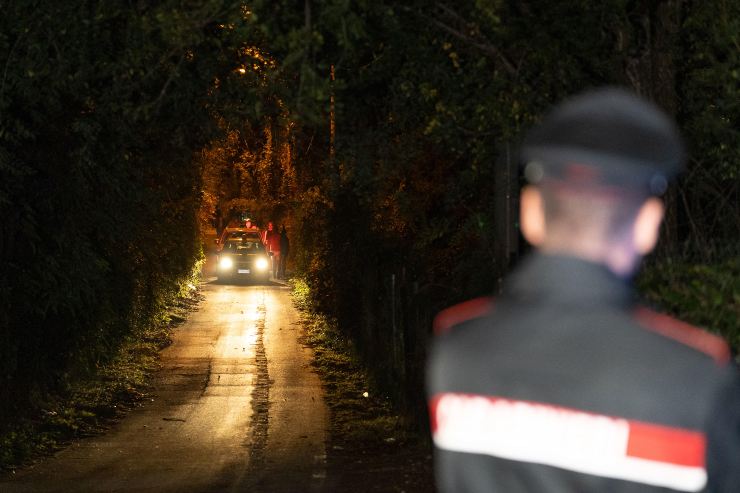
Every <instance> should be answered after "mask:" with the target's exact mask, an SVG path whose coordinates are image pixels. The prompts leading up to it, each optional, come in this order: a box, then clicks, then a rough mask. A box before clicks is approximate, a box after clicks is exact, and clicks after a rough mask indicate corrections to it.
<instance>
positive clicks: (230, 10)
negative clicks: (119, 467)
mask: <svg viewBox="0 0 740 493" xmlns="http://www.w3.org/2000/svg"><path fill="white" fill-rule="evenodd" d="M245 30H248V28H246V27H245V24H244V21H243V14H242V12H241V10H240V9H239V7H238V6H237V5H233V4H232V2H228V1H219V0H211V1H204V2H198V3H197V5H196V4H189V5H188V6H184V5H183V4H182V3H181V2H175V1H161V2H143V3H142V2H133V3H131V2H129V3H120V2H103V3H101V2H93V1H88V0H82V1H76V2H51V1H42V2H11V3H9V4H7V3H6V4H4V9H3V16H2V18H0V54H1V55H0V60H2V71H1V73H2V77H1V78H0V115H2V118H1V119H0V395H2V396H3V398H2V399H0V419H2V422H3V423H7V419H6V418H7V417H12V416H13V415H15V414H18V413H21V412H26V411H25V409H26V408H27V407H28V406H29V405H30V406H32V407H33V406H36V405H40V404H41V403H43V401H44V399H45V397H44V396H45V395H46V393H47V391H50V390H64V389H65V388H66V387H68V386H69V385H70V382H72V381H74V380H75V379H77V378H78V377H79V376H80V375H85V374H87V373H89V372H91V371H93V370H94V369H95V368H96V367H97V366H98V365H99V364H100V363H102V362H104V361H105V360H106V359H108V358H110V356H111V355H112V354H114V353H115V349H116V347H118V346H119V345H120V344H121V342H122V341H123V340H124V339H125V338H126V337H127V336H128V335H129V334H131V333H132V331H135V330H139V329H140V328H142V327H145V326H147V325H148V324H149V323H150V322H151V321H152V319H155V318H156V317H157V316H158V315H159V314H160V313H161V309H162V307H163V306H164V303H165V301H166V300H167V299H168V297H169V296H170V295H171V294H172V293H173V292H176V291H177V290H178V289H179V285H180V283H181V281H183V280H184V279H187V278H188V277H189V275H190V273H191V268H192V266H193V264H194V263H195V262H196V261H197V259H198V258H199V257H200V256H201V250H200V240H199V236H198V225H197V211H198V208H199V205H200V200H201V197H200V196H199V194H198V193H197V191H198V189H199V187H200V179H201V177H200V173H199V167H198V165H197V162H196V160H194V159H193V155H194V154H195V153H196V152H197V151H198V150H199V149H200V148H201V147H202V146H203V144H204V143H205V142H207V141H208V140H209V139H210V138H211V137H212V136H213V135H216V132H215V131H216V130H217V128H216V127H215V126H214V125H213V121H214V120H213V117H212V113H213V112H214V111H216V110H217V109H218V107H219V104H220V100H219V98H223V97H225V96H226V95H228V94H229V91H230V90H231V89H232V86H233V84H232V83H231V82H232V79H236V76H235V75H234V68H235V66H236V65H237V64H238V59H237V57H236V53H237V51H238V47H239V45H238V44H237V43H235V42H234V38H236V39H238V38H243V37H244V36H245V34H244V31H245ZM239 80H240V81H241V80H242V79H239ZM219 87H220V89H219ZM241 89H244V87H243V86H242V87H241ZM256 92H257V91H256V90H255V91H254V92H253V93H254V94H256ZM244 93H245V91H242V92H241V94H240V99H239V100H236V99H234V98H228V100H230V101H232V103H231V105H230V106H231V108H232V111H237V110H238V108H239V107H243V106H244V105H243V103H239V104H236V103H233V101H242V98H243V97H244ZM250 106H253V105H250Z"/></svg>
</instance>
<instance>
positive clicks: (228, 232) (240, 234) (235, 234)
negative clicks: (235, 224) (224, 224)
mask: <svg viewBox="0 0 740 493" xmlns="http://www.w3.org/2000/svg"><path fill="white" fill-rule="evenodd" d="M245 234H246V237H247V238H250V239H254V241H262V235H261V234H260V230H259V229H258V228H225V229H224V230H223V232H222V233H221V236H220V237H219V238H217V239H216V241H215V243H216V245H217V247H216V249H217V250H218V251H219V252H220V251H221V250H223V249H224V246H225V245H226V242H227V241H229V239H231V238H239V239H242V238H244V235H245Z"/></svg>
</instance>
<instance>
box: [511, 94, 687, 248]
mask: <svg viewBox="0 0 740 493" xmlns="http://www.w3.org/2000/svg"><path fill="white" fill-rule="evenodd" d="M521 159H522V161H523V163H524V164H525V171H524V172H525V176H526V178H527V180H528V181H529V182H530V183H531V184H533V185H535V186H536V188H537V189H538V190H539V196H540V197H541V204H542V212H543V217H544V219H543V221H544V227H543V231H544V233H543V235H544V236H542V238H543V240H542V242H541V243H540V246H543V247H550V248H551V249H555V250H560V251H565V252H572V253H576V254H577V253H583V252H587V251H588V252H592V253H593V252H601V253H598V254H596V253H593V255H592V256H594V257H596V256H600V255H603V252H604V251H605V250H608V249H614V248H620V247H624V246H627V247H628V248H629V247H630V245H629V243H630V242H632V240H633V238H632V235H633V223H634V221H635V220H636V218H637V216H638V213H639V211H640V210H641V208H642V206H643V204H644V203H645V202H646V201H647V199H648V198H649V197H650V196H657V195H661V194H662V193H663V192H665V190H666V188H667V184H668V180H669V179H671V178H672V177H674V176H675V175H676V174H677V173H678V172H679V171H680V170H681V168H682V166H683V163H684V161H685V150H684V145H683V143H682V140H681V137H680V135H679V133H678V130H677V129H676V126H675V125H674V123H673V122H672V120H671V119H669V118H668V117H667V116H666V115H665V114H664V113H663V112H662V111H661V110H660V109H658V108H657V107H656V106H654V105H653V104H651V103H649V102H647V101H645V100H643V99H641V98H639V97H638V96H636V95H634V94H632V93H630V92H628V91H626V90H624V89H618V88H612V87H609V88H603V89H598V90H593V91H589V92H586V93H584V94H581V95H578V96H575V97H573V98H571V99H568V100H566V101H564V102H563V103H561V104H559V105H557V106H556V107H555V108H554V109H553V110H552V111H551V112H550V113H549V114H547V115H546V116H545V118H544V119H543V120H542V122H541V123H540V124H539V125H537V126H535V127H534V128H533V129H532V130H531V131H530V132H529V133H528V134H527V135H526V137H525V139H524V142H523V145H522V148H521ZM523 206H524V204H523ZM658 224H659V220H658ZM525 236H526V235H525Z"/></svg>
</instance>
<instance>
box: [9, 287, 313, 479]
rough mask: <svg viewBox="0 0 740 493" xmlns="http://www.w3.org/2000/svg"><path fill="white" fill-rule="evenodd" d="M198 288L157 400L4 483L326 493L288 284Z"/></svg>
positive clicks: (167, 358) (305, 358) (305, 359)
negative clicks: (196, 302) (199, 299)
mask: <svg viewBox="0 0 740 493" xmlns="http://www.w3.org/2000/svg"><path fill="white" fill-rule="evenodd" d="M203 294H204V295H205V300H204V301H203V302H202V303H201V304H200V307H199V310H198V311H197V312H194V313H192V314H191V315H190V317H189V319H188V321H187V322H186V323H185V324H183V325H181V326H180V327H178V328H177V329H176V330H175V333H174V336H173V339H174V342H173V344H172V345H171V346H170V347H168V348H167V349H165V350H164V351H163V352H162V364H163V368H162V370H161V371H159V372H158V373H157V374H156V377H155V382H154V385H155V390H154V394H155V397H154V400H153V401H151V402H147V403H146V404H145V405H144V406H143V407H142V408H139V409H136V410H134V411H132V412H131V413H130V414H129V415H128V416H127V417H126V418H125V419H123V420H122V421H121V422H119V423H117V424H116V425H115V426H114V427H113V428H112V429H111V430H110V431H109V432H108V433H106V434H105V435H101V436H98V437H94V438H90V439H85V440H82V441H80V442H78V443H75V444H73V445H72V446H70V447H69V448H67V449H65V450H64V451H62V452H60V453H58V454H56V455H55V456H54V457H52V458H50V459H47V460H46V461H44V462H41V463H39V464H37V465H35V466H33V467H29V468H26V469H24V470H20V471H18V472H17V474H16V476H15V478H14V479H13V480H12V481H10V482H2V483H0V491H2V492H7V493H12V492H31V491H33V492H68V491H86V492H103V491H105V492H116V491H137V492H175V491H187V492H232V491H233V492H237V491H238V492H242V491H254V492H276V493H282V492H286V493H287V492H291V493H292V492H298V491H301V492H303V491H307V492H308V491H322V490H323V487H324V484H325V476H326V469H325V458H326V455H325V441H326V428H327V424H328V423H327V421H328V413H327V409H326V406H325V404H324V401H323V394H322V390H321V385H320V381H319V378H318V376H317V375H316V374H315V373H314V372H313V371H312V369H311V366H310V362H311V358H312V354H311V350H310V349H308V348H305V347H303V346H302V345H301V344H300V343H299V342H298V336H299V333H300V326H299V325H298V314H297V313H296V311H295V309H294V308H293V306H292V303H291V299H290V291H289V289H288V288H287V287H286V286H284V285H281V284H279V283H276V282H273V283H268V284H267V285H220V284H216V283H213V282H211V283H207V284H205V285H204V287H203Z"/></svg>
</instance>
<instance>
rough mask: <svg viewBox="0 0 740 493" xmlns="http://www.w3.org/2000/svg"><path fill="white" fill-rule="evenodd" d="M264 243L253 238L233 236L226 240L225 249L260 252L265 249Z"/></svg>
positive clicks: (233, 251) (237, 251) (240, 251)
mask: <svg viewBox="0 0 740 493" xmlns="http://www.w3.org/2000/svg"><path fill="white" fill-rule="evenodd" d="M263 248H264V247H263V246H262V243H260V242H259V241H257V240H255V239H253V238H241V237H231V238H229V239H228V240H227V241H226V244H225V245H224V250H227V251H229V252H232V253H259V252H261V251H262V250H263Z"/></svg>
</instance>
